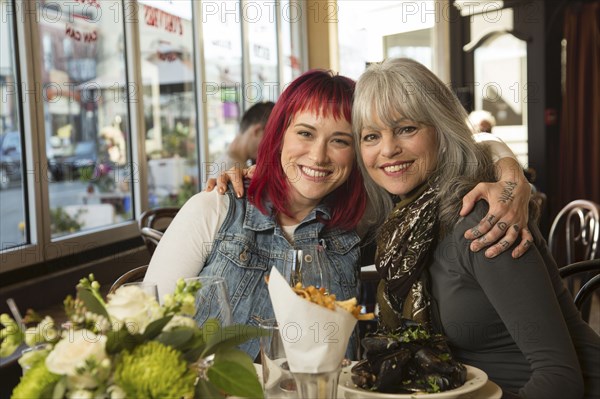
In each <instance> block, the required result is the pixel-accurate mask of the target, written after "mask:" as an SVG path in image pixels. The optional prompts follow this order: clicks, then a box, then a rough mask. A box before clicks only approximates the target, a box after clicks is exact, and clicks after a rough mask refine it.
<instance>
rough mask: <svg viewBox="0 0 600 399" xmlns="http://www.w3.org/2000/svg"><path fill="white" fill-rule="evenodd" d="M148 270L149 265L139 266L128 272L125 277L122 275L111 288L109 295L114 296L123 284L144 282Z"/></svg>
mask: <svg viewBox="0 0 600 399" xmlns="http://www.w3.org/2000/svg"><path fill="white" fill-rule="evenodd" d="M146 270H148V265H144V266H139V267H136V268H135V269H132V270H129V271H128V272H126V273H124V274H123V275H121V277H119V278H118V279H116V280H115V282H114V283H113V285H112V286H111V287H110V290H108V293H109V294H114V293H115V291H116V290H117V288H119V287H120V286H122V285H123V284H126V283H135V282H138V281H142V280H143V279H144V276H145V275H146Z"/></svg>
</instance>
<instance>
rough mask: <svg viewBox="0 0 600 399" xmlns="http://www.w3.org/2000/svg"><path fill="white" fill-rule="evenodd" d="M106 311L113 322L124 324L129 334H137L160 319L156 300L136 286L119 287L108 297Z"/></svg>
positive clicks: (160, 315)
mask: <svg viewBox="0 0 600 399" xmlns="http://www.w3.org/2000/svg"><path fill="white" fill-rule="evenodd" d="M106 311H107V312H108V314H109V315H110V317H111V319H112V320H113V321H117V322H119V323H124V324H125V326H126V327H127V330H128V331H129V332H130V333H139V334H141V333H143V332H144V330H145V329H146V327H147V326H148V324H150V323H151V322H152V321H154V320H156V319H159V318H160V317H162V312H161V309H160V305H159V304H158V302H157V301H156V298H154V296H152V295H149V294H148V293H146V292H144V291H143V290H142V289H140V288H139V287H136V286H125V287H121V288H119V289H118V290H117V291H116V292H115V293H114V294H112V295H110V297H109V301H108V303H107V305H106Z"/></svg>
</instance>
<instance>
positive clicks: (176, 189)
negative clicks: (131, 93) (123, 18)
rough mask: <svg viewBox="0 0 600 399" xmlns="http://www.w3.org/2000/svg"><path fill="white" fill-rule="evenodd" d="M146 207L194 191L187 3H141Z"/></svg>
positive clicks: (177, 202)
mask: <svg viewBox="0 0 600 399" xmlns="http://www.w3.org/2000/svg"><path fill="white" fill-rule="evenodd" d="M139 3H140V9H139V15H140V24H139V30H140V50H141V55H140V57H141V62H142V81H143V87H144V88H143V91H144V118H145V121H146V154H147V156H148V189H149V202H150V207H157V206H181V205H183V203H184V202H185V201H186V200H187V199H188V198H189V197H191V196H192V195H193V194H195V193H196V192H197V191H198V157H197V147H196V146H197V142H198V140H197V134H196V109H197V108H196V97H195V90H196V89H195V77H194V31H193V21H192V0H180V1H168V0H162V1H161V0H158V1H140V2H139Z"/></svg>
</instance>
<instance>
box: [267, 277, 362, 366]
mask: <svg viewBox="0 0 600 399" xmlns="http://www.w3.org/2000/svg"><path fill="white" fill-rule="evenodd" d="M269 295H270V296H271V302H272V303H273V310H274V312H275V317H276V319H277V323H278V324H279V332H280V333H281V338H282V341H283V346H284V348H285V353H286V356H287V361H288V364H289V367H290V370H291V371H292V372H293V373H324V372H331V371H334V370H336V369H337V368H338V367H339V366H340V363H341V362H342V360H343V359H344V354H345V353H346V348H347V346H348V341H349V340H350V336H351V335H352V332H353V331H354V326H355V325H356V318H355V317H354V316H353V315H352V314H351V313H350V312H348V311H347V310H345V309H343V308H341V307H336V309H335V310H331V309H328V308H326V307H323V306H320V305H317V304H316V303H312V302H310V301H308V300H306V299H304V298H301V297H300V296H298V295H297V294H296V293H295V292H294V291H293V290H292V288H291V287H290V286H289V284H288V282H287V281H286V280H285V279H284V278H283V277H282V276H281V274H280V273H279V272H278V271H277V269H275V268H273V269H272V271H271V276H270V277H269Z"/></svg>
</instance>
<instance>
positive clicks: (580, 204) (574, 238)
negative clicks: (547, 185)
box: [548, 200, 600, 320]
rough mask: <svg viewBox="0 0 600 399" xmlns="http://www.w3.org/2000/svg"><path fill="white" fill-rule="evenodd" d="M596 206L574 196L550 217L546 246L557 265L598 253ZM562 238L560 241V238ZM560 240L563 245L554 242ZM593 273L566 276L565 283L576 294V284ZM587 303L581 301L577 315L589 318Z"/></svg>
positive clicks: (599, 227)
mask: <svg viewBox="0 0 600 399" xmlns="http://www.w3.org/2000/svg"><path fill="white" fill-rule="evenodd" d="M599 215H600V206H599V205H598V204H596V203H594V202H592V201H588V200H575V201H572V202H570V203H569V204H567V205H566V206H565V207H564V208H563V209H561V211H560V212H559V213H558V215H556V217H555V218H554V222H553V223H552V227H551V228H550V235H549V237H548V246H549V247H550V250H551V251H552V256H554V259H555V260H556V263H557V264H558V265H559V267H560V265H570V264H572V263H575V262H578V261H585V260H592V259H596V258H598V257H599V256H598V255H599V253H598V242H599V237H600V216H599ZM562 240H564V241H562ZM559 242H564V243H565V244H564V246H560V245H558V243H559ZM592 277H593V274H592V273H591V272H588V273H585V274H582V275H581V277H579V276H577V277H573V278H569V279H568V280H567V287H568V288H569V290H570V291H571V292H572V293H573V295H576V294H577V293H578V292H577V290H576V288H575V287H576V285H579V286H580V287H581V288H583V286H585V284H586V283H587V282H588V281H589V280H590V278H592ZM590 308H591V304H590V303H589V302H588V303H586V304H583V303H582V305H581V309H580V310H581V315H582V317H583V318H584V319H585V320H588V319H589V314H590Z"/></svg>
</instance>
